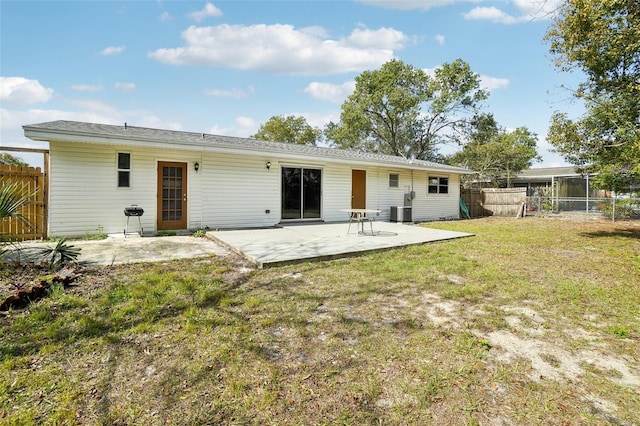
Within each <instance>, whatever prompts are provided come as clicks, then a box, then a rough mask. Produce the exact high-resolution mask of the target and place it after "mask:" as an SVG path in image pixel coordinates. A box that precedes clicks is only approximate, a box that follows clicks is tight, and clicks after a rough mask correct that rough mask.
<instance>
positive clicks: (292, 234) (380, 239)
mask: <svg viewBox="0 0 640 426" xmlns="http://www.w3.org/2000/svg"><path fill="white" fill-rule="evenodd" d="M348 229H349V224H348V223H338V224H313V225H311V224H296V225H287V226H283V227H281V228H268V229H250V230H233V231H215V232H214V231H211V232H208V233H207V236H208V237H209V238H212V239H214V240H215V241H217V242H219V243H220V244H221V245H223V246H225V247H227V248H228V249H230V250H233V251H235V252H237V253H239V254H241V255H243V256H244V257H246V258H247V259H249V260H251V261H252V262H254V263H255V264H256V265H257V266H258V267H260V268H265V267H270V266H278V265H282V264H288V263H295V262H306V261H313V260H328V259H334V258H339V257H347V256H355V255H361V254H364V253H369V252H374V251H379V250H385V249H391V248H396V247H405V246H410V245H416V244H425V243H430V242H435V241H444V240H451V239H454V238H462V237H470V236H473V234H468V233H463V232H454V231H444V230H439V229H432V228H426V227H423V226H417V225H406V224H401V223H390V222H374V223H373V234H372V233H371V231H370V228H369V224H365V227H364V231H365V232H364V234H363V233H358V228H357V226H356V224H355V223H354V224H352V225H351V229H350V232H349V233H347V230H348ZM360 230H361V229H360Z"/></svg>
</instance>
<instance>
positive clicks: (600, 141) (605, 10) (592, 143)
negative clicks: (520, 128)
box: [547, 0, 640, 190]
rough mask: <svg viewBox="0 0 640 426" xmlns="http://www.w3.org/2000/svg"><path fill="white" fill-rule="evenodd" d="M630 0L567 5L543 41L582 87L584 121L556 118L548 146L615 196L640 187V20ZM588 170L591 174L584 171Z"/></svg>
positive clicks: (571, 0)
mask: <svg viewBox="0 0 640 426" xmlns="http://www.w3.org/2000/svg"><path fill="white" fill-rule="evenodd" d="M637 7H638V6H637V4H636V2H634V1H629V0H611V1H606V2H604V1H600V0H568V1H566V2H564V3H563V5H562V6H561V8H560V10H559V14H558V17H557V19H556V20H555V22H554V24H553V25H552V26H551V28H550V29H549V31H548V33H547V40H548V41H549V42H550V50H551V53H552V54H553V55H554V59H555V63H556V65H557V67H558V68H559V69H561V70H563V71H572V70H579V71H581V72H583V73H584V74H585V75H586V77H587V79H586V81H584V82H583V83H582V84H580V86H579V87H578V89H577V90H576V92H575V93H574V96H575V97H576V98H578V99H582V100H583V101H584V102H585V106H586V110H587V112H586V114H585V115H584V116H583V117H581V118H579V119H576V120H574V119H570V118H569V117H568V116H567V115H566V114H563V113H556V114H555V115H554V116H553V117H552V122H551V127H550V129H549V136H548V139H549V141H550V142H551V143H552V144H553V145H554V147H555V150H556V151H557V152H559V153H560V154H562V155H563V156H564V157H565V158H566V159H567V160H568V161H569V162H571V163H572V164H575V165H578V166H585V167H586V168H588V169H589V171H591V172H592V173H596V174H597V177H596V179H595V180H594V181H593V183H594V185H596V186H599V187H601V188H609V189H613V190H620V189H623V188H624V187H625V186H628V185H629V183H630V182H634V181H635V182H638V181H640V103H639V102H638V99H640V14H639V13H638V8H637ZM587 166H588V167H587Z"/></svg>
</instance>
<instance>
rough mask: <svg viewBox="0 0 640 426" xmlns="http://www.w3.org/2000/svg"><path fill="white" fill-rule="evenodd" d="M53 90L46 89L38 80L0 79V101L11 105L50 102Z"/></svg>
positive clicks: (22, 78)
mask: <svg viewBox="0 0 640 426" xmlns="http://www.w3.org/2000/svg"><path fill="white" fill-rule="evenodd" d="M52 96H53V89H49V88H46V87H44V86H43V85H42V84H40V82H39V81H38V80H29V79H27V78H24V77H0V101H2V102H3V103H6V104H10V105H29V104H36V103H43V102H48V101H49V100H50V99H51V97H52Z"/></svg>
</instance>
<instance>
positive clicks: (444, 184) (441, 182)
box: [428, 176, 449, 194]
mask: <svg viewBox="0 0 640 426" xmlns="http://www.w3.org/2000/svg"><path fill="white" fill-rule="evenodd" d="M428 192H429V194H448V193H449V178H446V177H437V176H429V182H428Z"/></svg>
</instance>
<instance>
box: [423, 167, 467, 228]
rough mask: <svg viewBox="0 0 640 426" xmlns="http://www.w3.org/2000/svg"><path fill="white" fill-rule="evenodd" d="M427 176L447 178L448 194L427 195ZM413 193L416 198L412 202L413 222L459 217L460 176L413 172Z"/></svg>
mask: <svg viewBox="0 0 640 426" xmlns="http://www.w3.org/2000/svg"><path fill="white" fill-rule="evenodd" d="M429 176H438V177H448V178H449V193H448V194H428V193H427V186H428V185H427V179H428V177H429ZM414 184H415V185H414V191H415V192H416V198H415V199H414V200H413V220H414V221H417V222H424V221H431V220H440V219H458V218H459V217H460V207H459V199H460V176H459V175H453V174H447V173H436V172H422V171H421V172H414Z"/></svg>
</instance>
